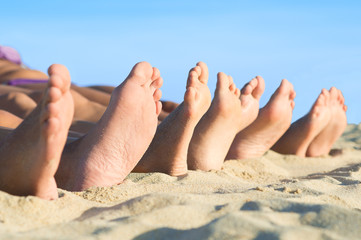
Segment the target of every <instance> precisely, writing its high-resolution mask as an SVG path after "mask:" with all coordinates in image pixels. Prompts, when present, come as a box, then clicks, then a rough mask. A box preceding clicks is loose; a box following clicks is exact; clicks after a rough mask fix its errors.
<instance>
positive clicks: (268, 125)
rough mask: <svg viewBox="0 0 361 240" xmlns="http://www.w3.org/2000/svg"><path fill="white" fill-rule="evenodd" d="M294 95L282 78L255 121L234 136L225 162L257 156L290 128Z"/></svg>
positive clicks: (289, 85)
mask: <svg viewBox="0 0 361 240" xmlns="http://www.w3.org/2000/svg"><path fill="white" fill-rule="evenodd" d="M295 97H296V93H295V91H294V90H293V85H292V84H291V83H290V82H288V81H287V80H286V79H284V80H282V82H281V84H280V86H279V87H278V88H277V90H276V91H275V92H274V94H273V95H272V97H271V98H270V100H269V101H268V103H267V104H266V106H264V107H263V108H262V109H260V111H259V114H258V116H257V118H256V120H255V121H254V122H253V123H252V124H251V125H249V126H248V127H246V128H245V129H244V130H242V131H241V132H240V133H238V134H237V136H236V137H235V139H234V141H233V143H232V146H231V148H230V150H229V153H228V155H227V159H246V158H256V157H261V156H262V155H263V154H264V153H265V152H266V151H267V150H269V149H270V148H271V147H272V146H273V145H274V144H275V143H276V141H277V140H278V139H279V138H280V137H281V136H282V135H283V134H284V133H285V132H286V130H287V129H288V128H289V126H290V125H291V120H292V111H293V109H294V106H295V103H294V98H295Z"/></svg>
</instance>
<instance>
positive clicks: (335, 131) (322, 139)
mask: <svg viewBox="0 0 361 240" xmlns="http://www.w3.org/2000/svg"><path fill="white" fill-rule="evenodd" d="M329 92H330V98H329V104H328V106H329V108H330V112H331V119H330V121H329V122H328V124H327V125H326V127H325V128H324V129H323V130H322V131H321V132H320V133H319V134H318V135H317V136H316V137H315V138H314V139H313V140H312V142H311V144H310V146H309V147H308V149H307V152H306V156H307V157H317V156H321V155H327V154H329V152H330V150H331V147H332V145H333V144H334V142H335V141H336V140H337V139H338V138H339V137H340V136H341V135H342V133H343V132H344V131H345V128H346V126H347V118H346V110H347V107H346V105H345V104H344V103H345V99H344V97H343V95H342V93H341V91H340V90H338V89H337V88H335V87H332V88H331V89H330V91H329Z"/></svg>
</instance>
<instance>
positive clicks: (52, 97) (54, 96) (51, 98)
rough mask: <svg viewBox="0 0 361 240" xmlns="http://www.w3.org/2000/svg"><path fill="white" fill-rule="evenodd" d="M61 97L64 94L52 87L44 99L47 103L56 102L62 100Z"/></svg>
mask: <svg viewBox="0 0 361 240" xmlns="http://www.w3.org/2000/svg"><path fill="white" fill-rule="evenodd" d="M61 96H62V92H61V91H60V89H59V88H56V87H50V88H48V89H47V93H46V95H45V98H44V99H45V102H46V103H49V102H56V101H58V100H59V99H60V98H61Z"/></svg>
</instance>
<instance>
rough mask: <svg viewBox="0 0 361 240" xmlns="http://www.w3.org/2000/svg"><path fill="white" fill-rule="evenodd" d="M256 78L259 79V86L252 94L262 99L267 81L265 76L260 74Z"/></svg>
mask: <svg viewBox="0 0 361 240" xmlns="http://www.w3.org/2000/svg"><path fill="white" fill-rule="evenodd" d="M256 79H257V86H256V87H255V88H254V90H253V92H252V95H253V97H254V98H256V99H260V98H261V96H262V94H263V92H264V89H265V82H264V80H263V78H262V77H260V76H257V77H256Z"/></svg>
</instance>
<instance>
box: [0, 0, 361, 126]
mask: <svg viewBox="0 0 361 240" xmlns="http://www.w3.org/2000/svg"><path fill="white" fill-rule="evenodd" d="M360 12H361V2H360V1H257V0H256V1H227V0H226V1H212V0H211V1H188V0H186V1H137V2H134V1H132V2H131V1H128V2H125V1H93V0H90V1H69V0H64V1H59V0H53V1H16V0H14V1H3V2H2V4H1V15H0V29H1V31H0V44H2V45H9V46H13V47H15V48H16V49H18V50H19V52H20V53H21V54H22V57H23V59H24V61H25V63H26V64H27V65H29V66H30V67H33V68H35V69H39V70H42V71H46V69H47V67H48V66H49V65H50V64H52V63H62V64H64V65H66V66H67V67H68V68H69V70H70V73H71V75H72V80H73V82H74V83H76V84H78V85H81V86H86V85H94V84H101V85H104V84H106V85H113V86H114V85H117V84H119V83H120V82H121V81H122V80H124V78H125V77H126V76H127V74H128V72H129V70H130V69H131V67H132V66H133V65H134V64H135V63H136V62H138V61H143V60H144V61H148V62H150V63H151V64H152V65H153V66H156V67H158V68H159V69H160V71H161V74H162V76H163V78H164V86H163V87H162V91H163V99H168V100H173V101H176V102H180V101H181V100H182V97H183V94H184V89H185V80H186V76H187V72H188V70H189V69H190V68H191V67H192V66H193V65H194V64H195V63H196V62H197V61H204V62H205V63H207V64H208V67H209V70H210V80H209V87H210V89H211V91H212V92H213V91H214V88H215V83H216V74H217V72H220V71H222V72H225V73H227V74H229V75H232V76H233V78H234V80H235V82H236V84H237V86H238V87H242V86H243V85H244V84H245V83H246V82H247V81H248V80H250V79H251V78H252V77H254V76H256V75H261V76H263V78H264V79H265V81H266V91H265V94H264V96H263V97H262V99H261V105H264V104H265V103H266V102H267V101H268V99H269V97H270V96H271V94H272V93H273V92H274V90H275V89H276V88H277V86H278V85H279V83H280V81H281V79H282V78H286V79H288V80H289V81H291V82H292V83H293V84H294V87H295V90H296V92H297V97H296V100H295V101H296V107H295V110H294V114H293V120H297V119H298V118H299V117H301V116H303V115H304V114H305V113H306V112H307V111H308V110H309V109H310V107H311V105H312V103H313V102H314V100H315V99H316V97H317V95H318V94H319V92H320V91H321V89H322V88H330V87H331V86H335V87H337V88H339V89H341V90H342V92H343V93H344V95H345V97H346V104H347V105H348V107H349V110H348V113H347V116H348V121H349V123H359V122H361V106H360V105H361V104H360V103H361V18H360V17H359V13H360Z"/></svg>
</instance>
